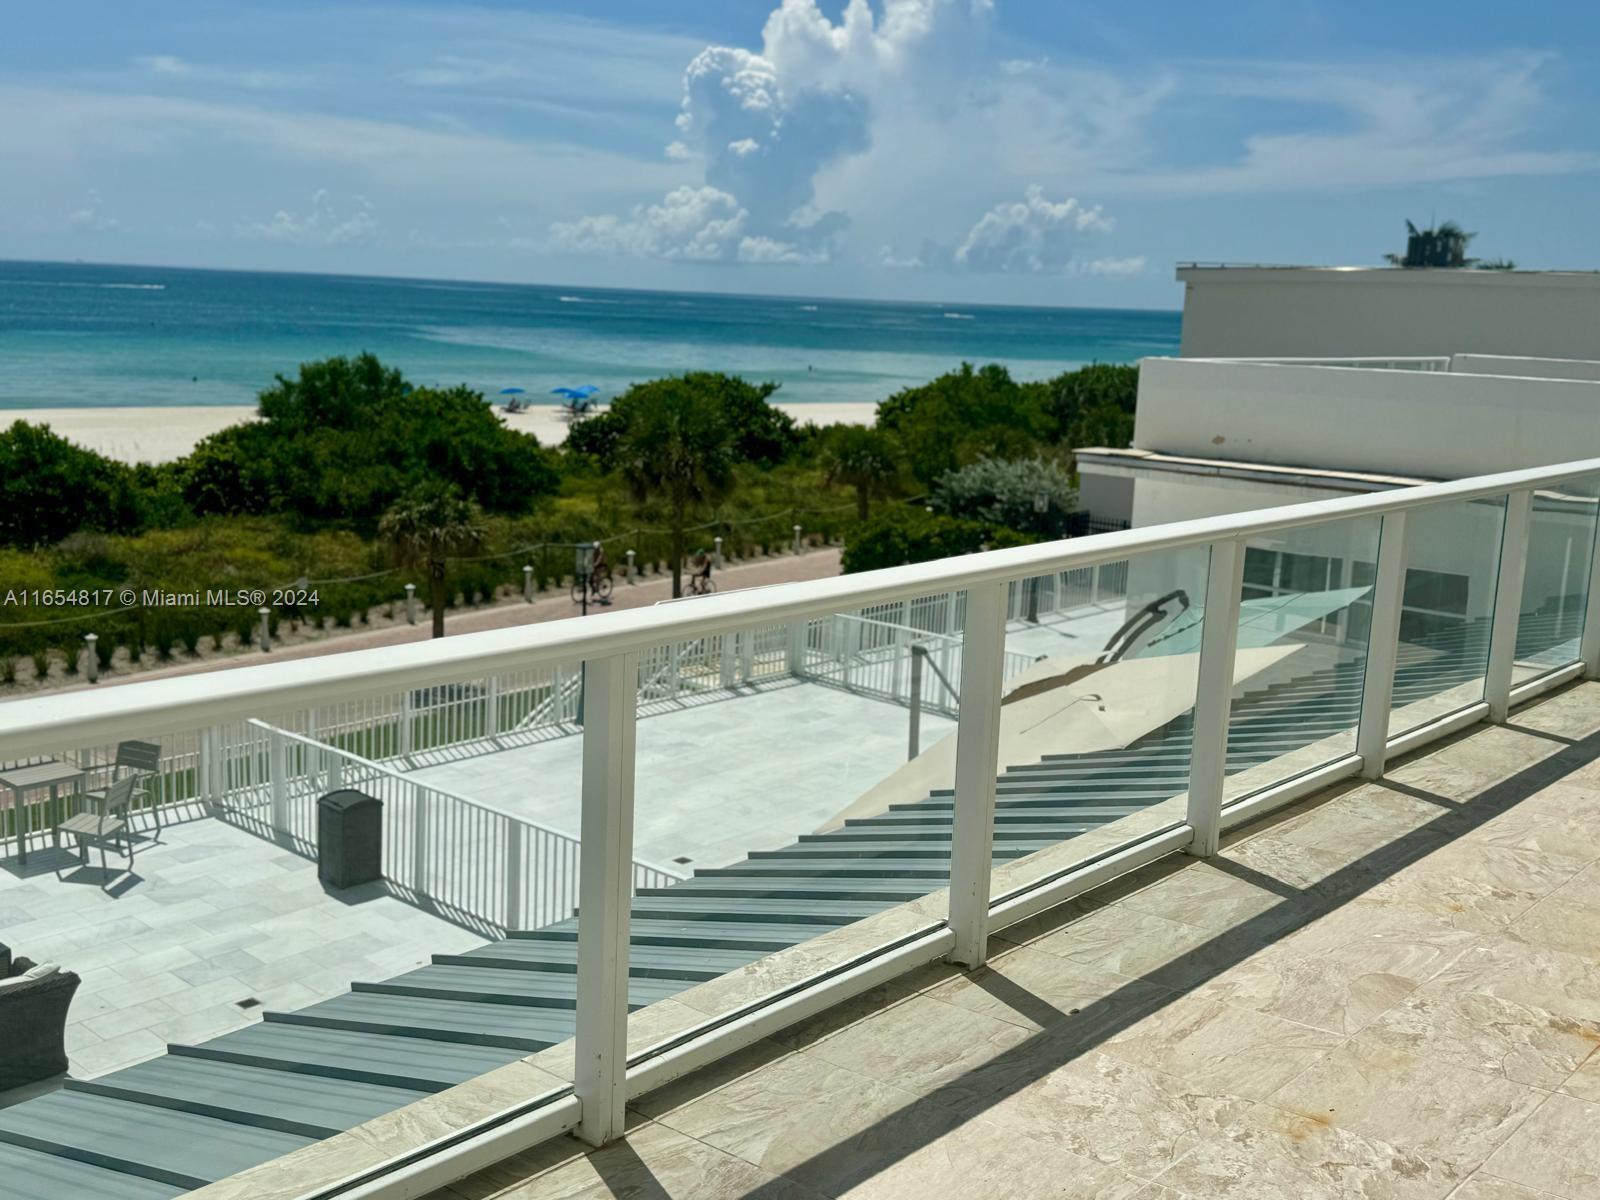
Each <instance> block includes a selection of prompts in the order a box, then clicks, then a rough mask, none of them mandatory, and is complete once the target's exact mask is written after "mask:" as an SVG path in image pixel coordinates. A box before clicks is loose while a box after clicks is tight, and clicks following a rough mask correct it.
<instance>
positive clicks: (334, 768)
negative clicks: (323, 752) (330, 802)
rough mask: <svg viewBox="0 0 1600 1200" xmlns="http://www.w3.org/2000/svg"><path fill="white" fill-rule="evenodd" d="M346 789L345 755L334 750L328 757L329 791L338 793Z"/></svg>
mask: <svg viewBox="0 0 1600 1200" xmlns="http://www.w3.org/2000/svg"><path fill="white" fill-rule="evenodd" d="M342 787H344V755H342V754H340V753H339V752H338V751H337V750H334V751H333V752H332V753H330V754H329V755H328V790H329V791H330V792H337V791H338V790H339V789H340V788H342Z"/></svg>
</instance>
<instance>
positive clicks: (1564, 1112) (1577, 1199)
mask: <svg viewBox="0 0 1600 1200" xmlns="http://www.w3.org/2000/svg"><path fill="white" fill-rule="evenodd" d="M1597 1129H1600V1104H1594V1103H1591V1102H1590V1101H1587V1100H1578V1099H1575V1098H1573V1097H1571V1096H1561V1095H1555V1096H1551V1097H1550V1098H1549V1099H1547V1100H1546V1101H1545V1102H1544V1103H1543V1104H1542V1105H1540V1106H1539V1110H1538V1111H1537V1112H1535V1113H1534V1114H1533V1115H1532V1116H1531V1117H1529V1118H1528V1119H1527V1121H1526V1122H1524V1123H1523V1126H1522V1128H1521V1129H1518V1130H1517V1131H1516V1133H1514V1134H1512V1135H1511V1137H1510V1138H1509V1139H1507V1141H1506V1144H1505V1145H1503V1146H1501V1147H1500V1149H1498V1150H1496V1151H1495V1152H1494V1153H1493V1154H1492V1155H1490V1156H1489V1160H1488V1161H1487V1162H1486V1163H1484V1164H1483V1166H1484V1170H1485V1171H1487V1172H1488V1173H1489V1174H1491V1175H1493V1176H1496V1177H1497V1178H1500V1179H1509V1180H1511V1181H1512V1182H1513V1183H1521V1184H1526V1185H1527V1186H1528V1187H1533V1188H1543V1189H1544V1190H1545V1191H1547V1192H1550V1193H1552V1194H1554V1195H1557V1196H1561V1197H1564V1198H1565V1200H1593V1197H1595V1196H1600V1141H1597V1140H1596V1138H1595V1130H1597Z"/></svg>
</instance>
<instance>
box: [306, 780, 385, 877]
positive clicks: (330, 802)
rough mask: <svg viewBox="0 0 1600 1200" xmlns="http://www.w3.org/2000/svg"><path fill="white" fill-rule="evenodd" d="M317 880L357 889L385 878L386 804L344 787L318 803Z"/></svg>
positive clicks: (374, 797)
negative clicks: (384, 817)
mask: <svg viewBox="0 0 1600 1200" xmlns="http://www.w3.org/2000/svg"><path fill="white" fill-rule="evenodd" d="M317 878H318V879H321V880H322V881H323V882H324V883H327V884H329V885H330V886H332V887H337V888H347V887H355V886H356V885H357V884H359V883H371V882H372V881H373V880H375V879H382V878H383V801H382V800H379V799H378V798H377V797H376V796H369V795H367V794H366V793H365V792H358V791H355V790H354V789H352V788H344V789H342V790H340V791H337V792H329V793H328V794H327V795H326V796H324V797H322V799H320V800H318V801H317Z"/></svg>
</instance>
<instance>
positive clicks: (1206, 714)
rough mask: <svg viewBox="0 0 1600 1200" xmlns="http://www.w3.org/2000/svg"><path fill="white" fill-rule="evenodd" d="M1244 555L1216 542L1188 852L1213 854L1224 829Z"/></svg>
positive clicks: (1192, 759)
mask: <svg viewBox="0 0 1600 1200" xmlns="http://www.w3.org/2000/svg"><path fill="white" fill-rule="evenodd" d="M1243 581H1244V554H1243V553H1242V551H1241V548H1240V545H1239V543H1238V542H1235V541H1223V542H1212V543H1211V558H1210V563H1209V565H1208V566H1207V568H1206V607H1205V612H1204V615H1203V616H1202V621H1203V623H1204V624H1203V628H1202V629H1201V632H1200V665H1199V672H1198V675H1197V677H1196V680H1195V689H1194V742H1193V746H1192V749H1191V751H1190V755H1189V825H1190V827H1191V828H1193V829H1194V840H1193V841H1191V842H1190V843H1189V845H1188V847H1187V852H1188V853H1190V854H1193V855H1197V856H1199V857H1201V858H1209V857H1211V856H1212V855H1214V854H1216V852H1217V843H1218V839H1219V838H1220V836H1221V829H1222V784H1223V779H1224V778H1225V776H1226V774H1227V768H1228V715H1229V710H1230V708H1231V707H1232V703H1233V699H1232V696H1233V658H1234V651H1235V650H1236V649H1237V648H1238V644H1239V592H1240V587H1241V585H1242V583H1243Z"/></svg>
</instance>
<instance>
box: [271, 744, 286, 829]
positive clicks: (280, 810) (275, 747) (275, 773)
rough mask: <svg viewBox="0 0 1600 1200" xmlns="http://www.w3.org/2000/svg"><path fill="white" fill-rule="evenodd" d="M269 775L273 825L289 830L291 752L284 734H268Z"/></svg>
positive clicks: (275, 827) (276, 827)
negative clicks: (289, 752)
mask: <svg viewBox="0 0 1600 1200" xmlns="http://www.w3.org/2000/svg"><path fill="white" fill-rule="evenodd" d="M267 777H268V780H269V783H270V786H271V790H272V810H271V811H272V827H273V828H274V829H276V830H278V831H279V832H281V833H287V832H289V754H288V746H287V744H286V743H285V742H284V740H283V735H282V734H280V733H279V732H278V731H277V730H273V731H272V732H271V733H269V734H268V735H267Z"/></svg>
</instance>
